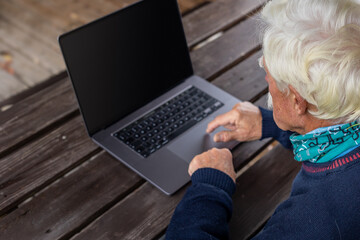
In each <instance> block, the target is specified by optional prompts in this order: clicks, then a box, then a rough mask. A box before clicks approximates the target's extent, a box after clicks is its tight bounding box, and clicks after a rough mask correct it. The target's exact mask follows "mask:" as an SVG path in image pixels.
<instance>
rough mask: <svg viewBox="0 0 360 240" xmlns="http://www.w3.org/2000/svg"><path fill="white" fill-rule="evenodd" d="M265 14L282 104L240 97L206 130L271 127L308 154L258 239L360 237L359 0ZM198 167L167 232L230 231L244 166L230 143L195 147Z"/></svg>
mask: <svg viewBox="0 0 360 240" xmlns="http://www.w3.org/2000/svg"><path fill="white" fill-rule="evenodd" d="M261 16H262V21H263V23H265V24H264V25H265V26H264V36H263V57H262V58H261V59H260V61H259V62H260V65H261V66H263V67H264V69H265V71H266V81H267V82H268V84H269V92H270V95H271V97H270V98H269V102H270V103H272V104H273V113H272V114H271V112H270V111H267V110H264V109H259V108H257V107H255V106H254V105H252V104H250V103H239V104H237V105H236V106H235V107H234V108H233V109H232V110H231V111H230V112H228V113H226V114H223V115H220V116H218V117H216V118H215V119H214V120H213V121H212V122H210V123H209V125H208V129H207V132H212V131H213V130H214V129H216V128H217V127H219V126H225V127H226V128H228V129H229V131H224V132H220V133H218V134H216V135H215V137H214V141H225V142H226V141H230V140H238V141H250V140H256V139H261V138H265V137H270V136H271V137H274V138H275V139H277V140H278V141H279V142H280V143H281V144H283V145H284V146H285V147H292V148H293V151H294V154H295V160H297V161H301V162H303V165H302V169H301V170H300V172H299V173H298V175H297V177H296V179H295V180H294V183H293V187H292V191H291V195H290V197H289V199H287V200H286V201H285V202H283V203H282V204H280V205H279V206H278V208H277V209H276V211H275V213H274V215H273V216H272V217H271V218H270V220H269V221H268V222H267V224H266V225H265V227H264V229H263V230H262V231H261V232H260V233H259V234H258V235H257V236H256V237H255V239H360V227H359V226H360V148H359V147H358V145H359V143H360V126H359V123H358V121H359V120H360V101H359V100H360V98H359V92H360V3H359V1H358V0H288V1H287V0H273V1H270V2H268V3H267V4H266V6H265V7H264V9H263V10H262V14H261ZM271 98H272V99H271ZM275 123H276V125H277V126H276V125H275ZM189 174H190V175H191V179H192V186H191V187H189V189H188V190H187V193H186V194H185V196H184V198H183V199H182V201H181V202H180V204H179V205H178V207H177V209H176V210H175V213H174V216H173V218H172V220H171V223H170V225H169V228H168V230H167V239H226V238H228V225H227V223H228V221H229V219H230V217H231V212H232V200H231V196H232V194H233V193H234V191H235V184H234V182H235V176H236V175H235V172H234V168H233V164H232V156H231V153H230V151H229V150H227V149H212V150H210V151H208V152H205V153H203V154H200V155H198V156H196V157H195V158H194V159H193V160H192V162H191V164H190V166H189Z"/></svg>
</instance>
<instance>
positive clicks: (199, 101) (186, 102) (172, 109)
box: [114, 87, 224, 158]
mask: <svg viewBox="0 0 360 240" xmlns="http://www.w3.org/2000/svg"><path fill="white" fill-rule="evenodd" d="M223 105H224V104H223V103H222V102H220V101H218V100H216V99H215V98H213V97H211V96H209V95H208V94H206V93H204V92H203V91H201V90H199V89H198V88H196V87H191V88H189V89H188V90H186V91H184V92H183V93H181V94H179V95H178V96H176V97H174V98H172V99H171V100H169V101H168V102H166V103H164V104H163V105H161V106H160V107H158V108H156V109H155V110H153V111H152V112H150V113H149V114H147V115H146V116H144V117H142V118H140V119H138V120H137V121H135V122H134V123H132V124H130V125H129V126H127V127H126V128H124V129H122V130H120V131H118V132H116V133H114V136H115V137H116V138H118V139H120V140H121V141H122V142H124V143H125V144H126V145H128V146H129V147H130V148H132V149H133V150H134V151H135V152H137V153H139V154H140V155H141V156H143V157H144V158H146V157H148V156H149V155H150V154H152V153H154V152H156V151H157V150H159V149H160V148H161V147H163V146H164V145H166V144H167V143H168V142H169V141H171V140H172V139H174V138H176V137H177V136H179V135H180V134H182V133H183V132H185V131H186V130H188V129H189V128H191V127H192V126H194V125H195V124H196V123H198V122H200V121H201V120H202V119H204V118H205V117H206V116H208V115H210V114H211V113H213V112H214V111H216V110H217V109H219V108H220V107H222V106H223Z"/></svg>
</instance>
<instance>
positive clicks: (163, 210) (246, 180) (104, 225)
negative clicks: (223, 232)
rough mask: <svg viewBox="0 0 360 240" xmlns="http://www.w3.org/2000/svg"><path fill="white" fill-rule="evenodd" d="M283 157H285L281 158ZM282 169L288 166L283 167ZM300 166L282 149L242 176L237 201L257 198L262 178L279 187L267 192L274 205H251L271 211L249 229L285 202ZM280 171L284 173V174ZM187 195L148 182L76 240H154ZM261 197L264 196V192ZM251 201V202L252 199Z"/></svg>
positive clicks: (257, 201)
mask: <svg viewBox="0 0 360 240" xmlns="http://www.w3.org/2000/svg"><path fill="white" fill-rule="evenodd" d="M279 155H280V156H283V157H280V158H279V157H278V156H279ZM289 162H290V165H289ZM272 165H274V166H275V167H278V166H279V170H274V169H272V167H271V166H272ZM295 165H296V164H295ZM281 166H285V167H284V168H283V167H281ZM297 166H298V165H296V166H295V167H294V161H291V154H290V153H289V151H288V150H284V149H283V148H282V147H280V146H279V147H277V148H275V149H274V150H272V151H270V152H269V153H268V154H266V155H265V156H264V157H263V158H262V159H261V160H260V161H259V163H258V164H255V165H254V166H252V167H251V168H250V169H251V170H250V171H249V172H250V174H251V175H248V174H244V175H241V176H240V177H239V179H238V180H237V182H238V183H237V188H238V190H237V192H236V194H235V197H234V199H238V198H242V196H243V195H244V194H246V195H245V196H247V194H249V196H253V195H251V194H254V192H255V193H257V190H258V182H257V179H258V178H259V179H261V180H262V182H265V180H266V181H271V182H273V184H276V185H277V186H276V187H271V186H269V184H268V188H267V189H266V190H267V192H266V193H267V195H266V197H269V196H271V198H272V200H271V201H270V202H271V204H270V206H269V205H266V204H263V203H264V202H266V200H267V198H264V199H262V198H256V197H253V198H252V200H251V202H252V203H253V205H252V206H249V207H248V208H247V209H246V210H247V211H248V212H250V213H253V212H254V211H257V210H256V209H255V208H254V207H259V206H260V205H261V204H263V207H262V208H261V209H262V210H263V211H267V212H266V213H262V212H261V211H260V210H259V211H257V212H258V214H259V215H258V216H256V217H253V219H251V218H252V215H251V216H249V215H247V216H246V217H247V219H249V218H250V219H249V222H250V223H249V225H248V226H247V227H248V229H250V230H251V231H254V230H256V229H257V227H258V225H257V224H258V222H255V221H256V220H259V221H264V220H266V219H267V217H268V216H269V214H268V212H272V211H273V210H274V208H275V206H276V205H277V204H278V203H279V202H280V201H282V200H283V198H284V197H283V196H284V195H286V194H287V193H288V192H289V189H288V187H289V186H290V185H289V181H291V178H289V177H287V174H288V173H289V170H288V169H289V167H292V171H291V173H294V174H295V173H296V171H297V170H298V168H296V167H297ZM286 167H288V168H286ZM264 168H265V169H268V171H264ZM285 169H286V170H285ZM293 169H294V170H293ZM280 170H283V171H282V172H280ZM290 175H291V174H290ZM291 176H293V175H291ZM244 186H246V187H244ZM244 188H245V189H244ZM259 189H261V188H259ZM279 189H280V190H279ZM184 192H185V190H184V189H182V190H181V191H179V192H178V193H176V194H175V195H174V196H173V197H171V198H169V197H167V196H165V195H163V194H161V193H160V192H159V191H157V190H156V189H155V188H154V187H153V186H151V185H150V184H148V183H145V184H144V185H143V186H141V187H140V188H139V189H138V190H137V191H135V192H134V193H132V194H131V195H129V197H128V198H126V199H124V200H123V201H121V202H119V203H118V204H117V205H116V206H114V208H112V209H110V210H109V211H108V212H106V213H105V214H104V215H102V216H101V217H100V218H98V219H97V220H96V221H94V222H93V223H92V224H91V225H89V226H88V227H87V228H85V229H84V230H83V231H82V232H80V233H79V234H78V235H76V236H75V237H74V238H73V239H75V240H81V239H89V238H95V239H152V238H154V237H156V236H157V235H158V234H159V233H161V232H162V231H163V230H164V229H165V228H166V226H167V225H168V223H169V221H170V218H171V216H172V213H173V210H174V209H175V207H176V205H177V204H178V202H179V201H180V199H181V198H182V196H183V194H184ZM259 195H260V196H262V195H261V194H260V193H259ZM247 200H248V201H249V199H247ZM236 204H237V202H236ZM273 205H274V206H273ZM128 209H131V211H127V210H128ZM240 214H241V213H240ZM241 216H242V215H241ZM235 217H236V219H238V218H240V217H239V216H237V215H236V216H235ZM244 219H245V218H244ZM233 221H235V220H233ZM119 223H125V224H119ZM251 233H252V232H251ZM251 233H247V234H251ZM234 239H238V238H234Z"/></svg>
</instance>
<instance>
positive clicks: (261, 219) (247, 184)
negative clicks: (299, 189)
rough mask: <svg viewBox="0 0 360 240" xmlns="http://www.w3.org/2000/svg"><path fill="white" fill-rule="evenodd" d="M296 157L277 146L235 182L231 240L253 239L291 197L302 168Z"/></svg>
mask: <svg viewBox="0 0 360 240" xmlns="http://www.w3.org/2000/svg"><path fill="white" fill-rule="evenodd" d="M293 156H294V155H293V153H292V152H291V151H290V150H287V149H285V148H283V147H282V146H280V145H278V146H276V147H275V148H274V149H273V150H271V151H270V152H269V153H268V154H266V155H265V156H264V157H263V158H262V159H261V160H260V161H259V162H257V163H255V165H254V166H253V167H251V168H250V169H249V170H247V171H246V172H245V173H244V174H243V175H241V176H240V177H239V178H238V179H237V180H236V182H237V188H236V194H235V195H234V197H233V202H234V207H233V217H232V220H231V222H230V238H231V239H247V238H248V237H250V236H251V235H252V234H253V233H254V232H255V231H256V230H257V229H258V228H259V227H261V226H262V225H263V224H264V223H265V222H266V221H267V219H268V218H269V217H270V216H271V215H272V213H273V212H274V210H275V208H276V207H277V205H278V204H279V203H281V202H282V201H284V200H285V199H286V198H287V197H288V195H289V193H290V189H291V185H292V181H293V179H294V178H295V176H296V174H297V173H298V171H299V169H300V167H301V164H300V163H299V162H296V161H295V160H294V157H293Z"/></svg>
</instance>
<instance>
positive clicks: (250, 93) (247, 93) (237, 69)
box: [212, 51, 268, 101]
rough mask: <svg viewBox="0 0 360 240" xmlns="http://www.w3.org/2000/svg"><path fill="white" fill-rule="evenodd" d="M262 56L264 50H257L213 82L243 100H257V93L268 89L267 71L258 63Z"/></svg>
mask: <svg viewBox="0 0 360 240" xmlns="http://www.w3.org/2000/svg"><path fill="white" fill-rule="evenodd" d="M261 56H262V51H258V52H256V53H255V54H253V55H252V56H250V57H248V58H246V59H245V60H244V61H243V62H241V63H240V64H237V65H236V66H234V67H233V68H231V69H230V70H229V71H227V72H225V73H224V74H222V75H221V76H219V77H218V78H217V79H216V80H214V81H212V83H213V84H214V85H216V86H218V87H220V88H222V89H225V90H226V91H227V92H228V93H230V94H231V95H233V96H235V97H237V98H239V99H241V100H243V101H254V100H256V99H257V98H258V95H257V94H259V93H260V94H263V93H264V92H266V91H267V89H268V84H267V82H266V81H265V71H264V70H262V69H261V68H260V67H259V64H258V59H259V58H260V57H261Z"/></svg>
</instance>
